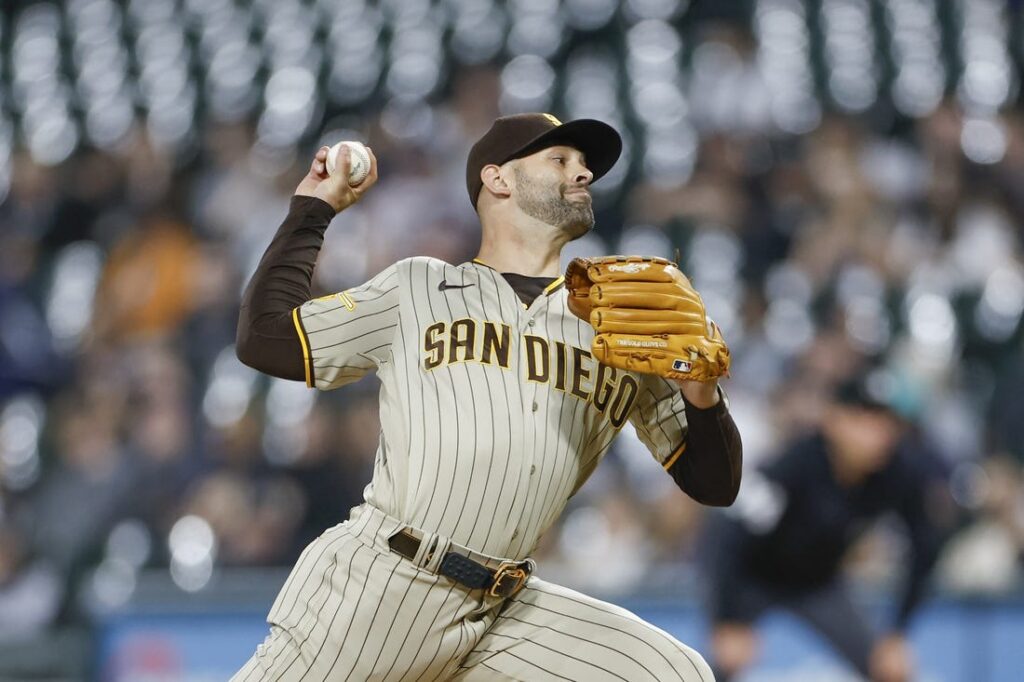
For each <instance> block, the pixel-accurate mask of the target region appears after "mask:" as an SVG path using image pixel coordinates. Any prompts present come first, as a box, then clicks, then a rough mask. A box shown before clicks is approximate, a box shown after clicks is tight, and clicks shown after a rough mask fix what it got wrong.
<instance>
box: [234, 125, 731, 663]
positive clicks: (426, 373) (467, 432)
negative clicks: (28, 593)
mask: <svg viewBox="0 0 1024 682" xmlns="http://www.w3.org/2000/svg"><path fill="white" fill-rule="evenodd" d="M620 150H621V141H620V138H619V135H618V133H616V132H615V130H614V129H613V128H611V127H610V126H608V125H606V124H604V123H601V122H599V121H594V120H577V121H572V122H569V123H565V124H563V123H561V122H560V121H558V120H557V119H556V118H555V117H554V116H551V115H549V114H521V115H516V116H508V117H503V118H500V119H498V120H497V121H495V123H494V124H493V126H492V127H491V129H490V130H489V131H488V132H487V133H486V134H485V135H484V136H483V137H482V138H481V139H480V140H479V141H478V142H477V143H476V144H475V145H474V147H473V148H472V150H471V152H470V154H469V159H468V162H467V167H466V182H467V188H468V190H469V197H470V200H471V202H472V203H473V206H474V207H475V208H476V210H477V212H478V214H479V217H480V223H481V226H482V242H481V248H480V252H479V257H478V258H475V259H474V260H473V261H472V262H468V263H462V264H460V265H450V264H448V263H445V262H443V261H439V260H435V259H431V258H410V259H407V260H403V261H400V262H398V263H395V264H394V265H392V266H391V267H389V268H387V269H386V270H384V271H383V272H381V273H380V274H379V275H377V276H376V277H374V278H373V279H371V280H370V281H369V282H367V283H365V284H363V285H362V286H358V287H355V288H353V289H350V290H348V291H344V292H341V293H338V294H334V295H331V296H326V297H322V298H318V299H313V300H310V282H311V277H312V273H313V267H314V263H315V261H316V257H317V253H318V251H319V249H320V246H321V243H322V241H323V235H324V232H325V230H326V229H327V226H328V223H329V222H330V221H331V219H332V218H333V217H334V215H335V214H336V213H338V212H339V211H342V210H344V209H345V208H346V207H348V206H350V205H352V204H353V203H355V202H356V201H358V200H359V199H360V198H361V197H362V196H363V195H364V194H365V193H366V192H367V191H368V190H369V189H370V188H371V187H372V186H373V184H374V182H376V179H377V163H376V159H375V158H372V156H371V171H370V175H369V176H368V177H367V178H366V179H365V180H364V181H363V182H362V183H360V184H359V185H357V186H355V187H350V186H349V185H348V184H347V178H348V164H347V161H346V160H345V159H344V158H343V159H342V160H343V164H342V165H343V167H342V168H341V169H340V171H339V172H337V173H335V174H333V175H329V174H327V173H326V171H325V165H324V164H325V158H326V151H327V150H326V148H324V149H321V150H320V151H319V152H318V153H317V154H316V157H315V159H314V160H313V162H312V165H311V167H310V170H309V173H308V174H307V175H306V177H305V178H304V179H303V180H302V182H301V183H300V184H299V186H298V189H297V190H296V192H295V196H294V198H293V199H292V203H291V210H290V212H289V215H288V217H287V218H286V219H285V221H284V223H283V224H282V225H281V227H280V229H279V230H278V232H277V234H276V236H275V237H274V239H273V241H272V243H271V245H270V247H269V248H268V250H267V252H266V254H265V255H264V257H263V260H262V261H261V262H260V265H259V266H258V268H257V270H256V273H255V274H254V276H253V278H252V281H251V282H250V284H249V286H248V288H247V290H246V293H245V296H244V301H243V304H242V310H241V315H240V321H239V331H238V353H239V357H240V358H241V359H242V360H243V361H244V362H246V363H247V364H249V365H251V366H253V367H255V368H257V369H260V370H261V371H263V372H266V373H268V374H271V375H273V376H277V377H283V378H287V379H294V380H304V381H306V383H307V384H308V385H309V386H312V387H316V388H319V389H322V390H328V389H333V388H337V387H339V386H342V385H344V384H346V383H349V382H351V381H355V380H356V379H358V378H359V377H361V376H363V375H365V374H366V373H367V372H370V371H375V372H376V373H377V375H378V376H379V378H380V382H381V389H380V413H381V414H380V417H381V418H380V421H381V425H382V426H381V433H380V446H379V448H378V450H377V455H376V460H375V465H374V473H373V478H372V481H371V482H370V484H369V485H368V486H367V487H366V490H365V493H364V495H365V503H364V504H362V505H360V506H358V507H355V508H353V509H352V511H351V514H350V516H349V518H348V520H347V521H345V522H344V523H341V524H340V525H338V526H335V527H333V528H330V529H329V530H327V531H326V532H325V533H324V534H323V535H322V536H321V537H319V538H318V539H317V540H315V541H314V542H312V543H311V544H310V545H309V546H308V547H307V548H306V550H305V551H304V552H303V554H302V556H301V557H300V559H299V561H298V563H297V564H296V566H295V568H294V569H293V571H292V573H291V575H290V576H289V578H288V580H287V582H286V583H285V585H284V587H283V588H282V589H281V592H280V593H279V595H278V596H277V599H276V600H275V602H274V604H273V606H272V607H271V610H270V614H269V616H268V618H267V621H268V623H269V624H270V634H269V636H268V637H267V638H266V640H265V641H264V642H263V643H262V644H260V645H259V646H258V647H257V649H256V653H255V654H254V655H253V657H252V658H251V659H250V660H249V661H248V662H247V663H246V664H245V666H244V667H243V668H242V669H241V670H240V671H239V672H238V674H237V675H236V676H235V678H234V679H236V680H240V681H243V682H251V681H253V680H394V681H397V680H438V679H457V680H567V679H568V680H588V681H590V680H629V681H630V682H638V681H642V680H650V681H655V680H658V681H661V682H665V681H667V680H681V681H685V682H711V681H712V680H713V677H712V674H711V671H710V669H709V667H708V665H707V664H706V663H705V661H704V660H703V658H702V657H701V656H700V655H699V654H698V653H696V652H695V651H694V650H693V649H691V648H689V647H688V646H686V645H684V644H682V643H680V642H678V641H677V640H675V639H674V638H673V637H671V636H670V635H668V634H667V633H665V632H663V631H662V630H659V629H657V628H655V627H653V626H651V625H649V624H648V623H645V622H643V621H642V620H640V619H639V618H637V617H636V616H634V615H633V614H631V613H629V612H628V611H625V610H623V609H621V608H618V607H616V606H613V605H611V604H607V603H604V602H601V601H598V600H596V599H593V598H591V597H588V596H585V595H583V594H579V593H577V592H574V591H572V590H568V589H566V588H563V587H559V586H558V585H553V584H551V583H548V582H545V581H543V580H541V579H540V578H538V577H537V576H536V575H535V574H534V569H535V564H534V562H533V560H532V559H530V554H531V552H532V551H533V550H534V548H535V547H536V546H537V543H538V540H539V538H540V536H541V535H542V534H543V533H544V531H545V530H546V529H547V528H548V527H549V526H550V525H551V524H552V523H553V522H554V520H555V519H556V518H557V517H558V516H559V514H560V513H561V512H562V510H563V508H564V507H565V505H566V502H567V500H568V499H569V498H570V497H571V496H572V495H573V494H574V493H575V492H576V490H577V489H578V488H579V487H580V486H581V485H582V484H583V482H584V481H585V480H586V479H587V477H588V476H589V475H590V473H591V472H592V471H593V470H594V467H596V466H597V464H598V462H599V461H600V460H601V457H602V455H603V454H604V453H605V452H606V451H607V449H608V446H609V445H610V443H611V441H612V439H613V438H614V437H615V435H616V434H617V433H618V431H619V429H620V428H622V426H623V424H625V422H626V420H629V421H630V422H631V423H632V424H633V425H634V427H635V428H636V431H637V433H638V434H639V436H640V438H641V439H642V440H643V441H644V442H645V443H646V444H647V446H648V447H649V449H650V451H651V453H652V454H653V455H654V457H655V459H656V460H657V461H658V462H659V463H660V464H661V465H663V466H664V467H665V469H666V470H667V471H668V472H669V473H670V474H671V475H672V476H673V477H674V479H675V480H676V481H677V483H678V485H679V486H680V487H681V488H682V489H683V490H684V491H685V492H687V493H688V494H689V495H690V496H692V497H693V498H695V499H696V500H698V501H700V502H703V503H706V504H710V505H728V504H730V503H731V502H732V500H733V499H734V498H735V496H736V494H737V492H738V488H739V480H740V464H741V458H742V455H741V447H740V439H739V434H738V432H737V430H736V426H735V424H734V423H733V421H732V418H731V417H730V416H729V413H728V409H727V405H726V402H725V400H724V398H723V397H722V393H721V392H720V391H719V389H718V383H717V379H718V377H719V376H721V375H722V374H724V373H725V372H726V371H727V370H728V361H729V356H728V349H727V348H726V346H725V343H724V341H722V338H721V335H720V334H719V332H718V330H717V328H716V327H715V326H714V325H713V324H711V323H709V322H708V321H707V320H706V317H705V314H704V309H703V304H702V303H701V301H700V297H699V296H698V295H697V294H696V292H695V291H694V290H693V288H692V287H691V286H690V283H689V281H688V280H686V278H685V277H683V275H682V274H681V273H680V272H679V271H678V269H676V268H675V267H674V266H673V265H672V264H670V263H668V262H667V261H663V260H660V259H652V258H630V259H626V258H621V259H616V258H607V259H594V260H580V259H578V260H576V261H574V262H573V264H572V265H571V266H570V268H569V270H568V274H567V278H568V283H567V278H566V277H560V276H559V270H560V266H559V254H560V251H561V249H562V247H563V246H564V245H565V244H566V243H567V242H569V241H571V240H573V239H575V238H577V237H580V236H581V235H583V234H585V233H586V232H587V231H588V230H590V229H591V227H592V225H593V222H594V216H593V210H592V207H591V197H590V194H589V186H590V183H591V182H592V181H593V180H594V179H596V178H599V177H600V176H602V175H603V174H605V173H606V172H607V171H608V170H609V169H610V168H611V167H612V165H613V164H614V163H615V161H616V159H617V158H618V156H619V152H620ZM341 156H342V157H346V156H347V155H344V154H343V155H341ZM607 560H608V561H631V560H632V558H631V557H628V556H609V557H608V558H607Z"/></svg>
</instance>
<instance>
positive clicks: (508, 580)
mask: <svg viewBox="0 0 1024 682" xmlns="http://www.w3.org/2000/svg"><path fill="white" fill-rule="evenodd" d="M388 545H389V546H390V547H391V550H392V551H394V552H396V553H398V554H400V555H402V556H404V557H405V558H406V559H409V560H412V559H414V558H415V556H416V553H417V552H418V551H419V549H420V539H419V538H417V537H416V536H414V535H413V534H412V533H410V532H409V531H407V530H400V531H398V532H397V533H395V534H394V535H392V536H391V537H390V538H388ZM437 572H438V573H440V574H441V575H443V576H445V577H446V578H451V579H452V580H454V581H455V582H457V583H459V584H460V585H465V586H466V587H469V588H471V589H474V590H487V594H489V595H490V596H492V597H502V598H508V597H511V596H513V595H515V594H516V593H517V592H518V591H519V590H521V589H523V586H524V585H526V580H527V578H529V577H530V573H531V572H532V563H531V562H529V561H506V562H504V563H502V564H501V565H500V566H498V568H497V569H495V570H491V569H489V568H487V567H486V566H484V565H483V564H481V563H479V562H477V561H473V560H472V559H470V558H469V557H467V556H463V555H461V554H458V553H457V552H448V553H447V554H445V555H444V558H443V559H442V560H441V566H440V568H438V569H437Z"/></svg>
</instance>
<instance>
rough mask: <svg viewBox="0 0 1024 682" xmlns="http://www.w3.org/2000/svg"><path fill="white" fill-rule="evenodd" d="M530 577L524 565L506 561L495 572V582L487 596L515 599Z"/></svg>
mask: <svg viewBox="0 0 1024 682" xmlns="http://www.w3.org/2000/svg"><path fill="white" fill-rule="evenodd" d="M529 577H530V574H529V573H527V572H526V570H524V569H523V564H522V563H519V562H512V561H506V562H504V563H502V564H501V565H500V566H498V570H496V571H495V572H494V582H493V583H491V586H490V588H488V590H487V594H489V595H490V596H492V597H502V598H506V599H507V598H509V597H514V596H515V595H516V594H517V593H518V592H519V590H521V589H523V586H524V585H526V579H527V578H529Z"/></svg>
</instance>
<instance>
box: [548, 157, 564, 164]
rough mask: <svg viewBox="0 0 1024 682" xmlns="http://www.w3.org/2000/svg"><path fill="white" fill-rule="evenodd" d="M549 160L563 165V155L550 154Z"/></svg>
mask: <svg viewBox="0 0 1024 682" xmlns="http://www.w3.org/2000/svg"><path fill="white" fill-rule="evenodd" d="M551 160H552V161H554V162H556V163H558V164H560V165H562V166H564V165H565V157H564V156H552V157H551Z"/></svg>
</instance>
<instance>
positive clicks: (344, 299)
mask: <svg viewBox="0 0 1024 682" xmlns="http://www.w3.org/2000/svg"><path fill="white" fill-rule="evenodd" d="M333 299H338V301H340V302H341V304H342V305H344V306H345V307H346V308H347V309H349V310H355V309H356V302H355V301H353V300H352V297H351V296H349V295H348V292H347V291H339V292H338V293H336V294H327V295H326V296H320V297H318V298H314V299H313V300H314V301H331V300H333Z"/></svg>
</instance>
